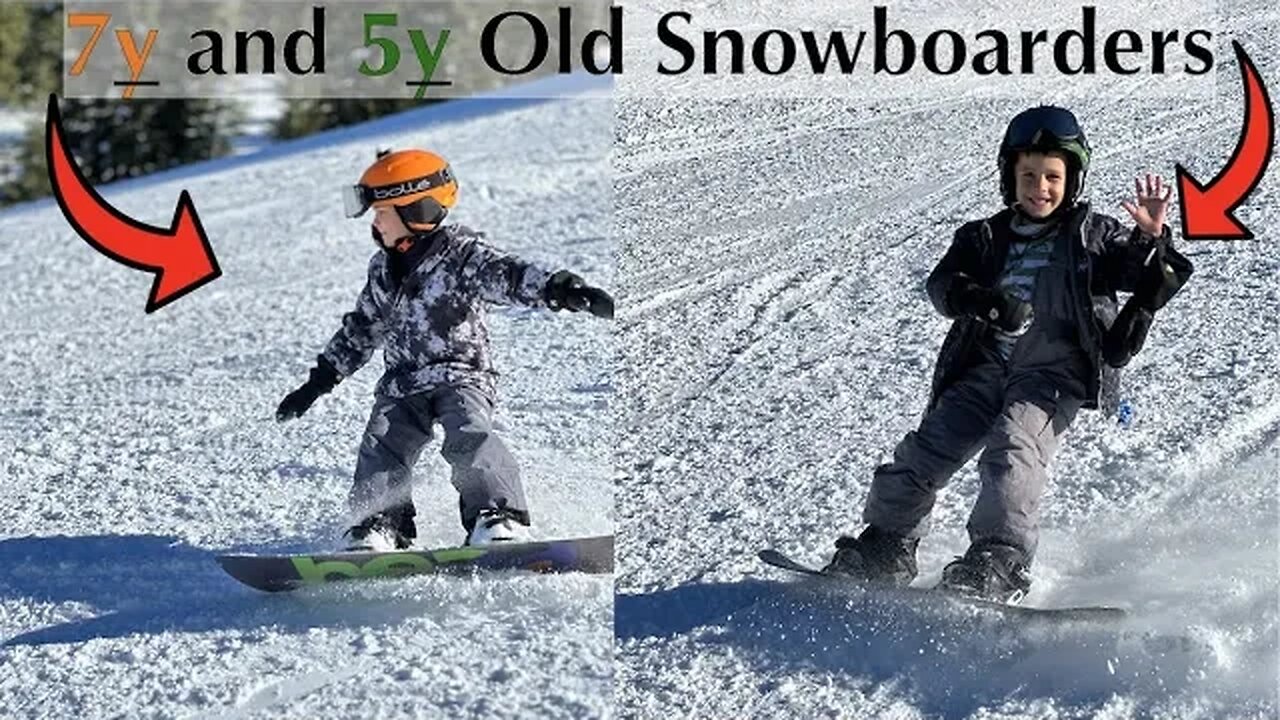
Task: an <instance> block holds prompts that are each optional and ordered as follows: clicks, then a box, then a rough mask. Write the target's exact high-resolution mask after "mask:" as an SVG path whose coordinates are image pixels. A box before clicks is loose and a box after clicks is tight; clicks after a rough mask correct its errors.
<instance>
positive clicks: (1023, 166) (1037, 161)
mask: <svg viewBox="0 0 1280 720" xmlns="http://www.w3.org/2000/svg"><path fill="white" fill-rule="evenodd" d="M1013 174H1014V177H1016V178H1017V180H1018V206H1019V207H1021V208H1022V211H1023V212H1024V213H1026V214H1028V215H1030V216H1031V217H1035V218H1045V217H1049V215H1051V214H1053V211H1054V210H1057V209H1058V206H1059V205H1061V204H1062V198H1063V196H1064V195H1065V194H1066V191H1067V160H1066V157H1065V156H1063V155H1061V154H1059V153H1051V154H1048V155H1046V154H1044V153H1037V152H1023V153H1018V162H1017V164H1016V165H1014V168H1013Z"/></svg>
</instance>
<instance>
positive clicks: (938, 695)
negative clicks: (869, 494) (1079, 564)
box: [616, 580, 1213, 718]
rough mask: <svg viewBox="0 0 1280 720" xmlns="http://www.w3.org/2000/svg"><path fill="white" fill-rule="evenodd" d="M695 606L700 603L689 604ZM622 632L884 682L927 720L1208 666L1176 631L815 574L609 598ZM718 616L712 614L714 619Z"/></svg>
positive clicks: (1140, 687) (1150, 686) (1164, 692)
mask: <svg viewBox="0 0 1280 720" xmlns="http://www.w3.org/2000/svg"><path fill="white" fill-rule="evenodd" d="M700 603H705V605H703V606H701V607H699V604H700ZM616 617H617V619H618V635H619V637H620V638H634V637H642V636H646V635H649V636H658V637H663V636H666V637H673V636H675V635H677V634H682V633H686V632H688V631H690V630H692V629H693V628H694V627H698V626H702V627H701V628H700V630H699V632H697V633H696V634H695V635H696V638H697V642H700V643H705V644H707V645H710V646H715V645H721V646H725V647H726V648H728V649H729V650H731V651H732V654H733V655H734V656H735V657H741V658H745V659H747V661H748V662H749V663H751V664H752V665H755V666H756V667H757V670H758V671H759V672H760V673H761V674H763V675H765V676H770V677H786V676H787V675H789V674H791V673H793V672H795V671H800V670H805V671H813V670H817V671H822V672H829V673H832V674H835V675H837V676H847V677H849V678H851V679H852V678H857V679H859V680H869V681H871V682H872V683H875V684H881V683H885V684H894V685H898V686H899V687H902V688H903V689H904V690H906V691H907V692H909V693H911V694H912V695H913V696H914V697H915V700H916V703H917V704H918V707H919V708H920V709H921V710H922V711H923V712H924V714H925V715H927V716H938V717H947V718H950V717H957V718H959V717H967V716H970V715H972V714H973V713H975V712H978V711H980V710H981V709H982V708H990V707H992V706H999V705H1001V704H1002V703H1005V702H1007V701H1009V700H1017V699H1035V698H1053V699H1054V701H1055V702H1059V703H1063V704H1065V705H1068V706H1077V707H1078V706H1085V707H1089V706H1100V705H1102V704H1103V703H1104V702H1106V701H1107V700H1108V699H1109V698H1111V697H1113V696H1114V695H1116V694H1121V695H1127V696H1131V697H1137V698H1143V697H1145V698H1150V699H1152V700H1153V701H1154V700H1157V699H1165V698H1168V697H1169V696H1170V695H1171V694H1176V693H1177V692H1178V690H1179V689H1181V688H1184V687H1188V686H1190V685H1191V684H1193V683H1194V682H1195V681H1196V680H1197V679H1198V678H1202V677H1204V674H1205V673H1206V672H1207V671H1209V670H1210V669H1211V666H1212V662H1213V659H1212V657H1211V652H1210V651H1209V650H1208V649H1206V648H1203V647H1201V646H1200V645H1198V644H1197V643H1195V642H1193V641H1190V640H1188V639H1186V638H1183V637H1176V636H1167V635H1164V636H1162V635H1158V634H1152V633H1144V632H1141V631H1133V632H1130V631H1127V630H1125V629H1124V628H1122V627H1117V626H1116V625H1114V624H1112V625H1090V624H1085V623H1068V624H1050V623H1024V622H1011V621H1009V620H1007V619H1005V618H1003V617H1001V616H999V615H996V614H993V613H990V612H985V611H981V610H974V609H972V608H965V607H959V606H956V607H950V606H938V607H931V606H921V605H916V604H912V605H904V604H902V603H900V602H897V601H894V600H892V599H884V598H883V597H877V596H875V595H873V594H867V593H863V592H861V591H859V590H856V589H849V588H840V587H839V586H833V585H832V584H830V583H829V582H826V581H823V580H799V581H793V582H786V583H776V584H770V583H763V582H757V581H750V582H744V583H740V584H739V585H738V586H736V587H735V586H732V585H721V586H715V585H710V586H701V587H699V586H692V587H690V588H689V589H681V588H677V589H676V590H674V591H669V592H668V593H667V594H665V595H663V594H659V595H658V596H656V597H650V598H648V599H639V598H632V599H631V600H629V601H628V602H626V603H624V602H623V597H621V596H620V597H619V604H618V609H617V614H616ZM721 618H722V619H721Z"/></svg>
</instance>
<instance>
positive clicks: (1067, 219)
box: [826, 107, 1192, 603]
mask: <svg viewBox="0 0 1280 720" xmlns="http://www.w3.org/2000/svg"><path fill="white" fill-rule="evenodd" d="M1089 152H1090V151H1089V144H1088V141H1087V140H1086V139H1085V135H1084V131H1083V130H1082V129H1081V128H1080V126H1079V124H1078V122H1077V121H1076V118H1075V116H1074V115H1072V114H1071V113H1070V112H1068V111H1067V110H1064V109H1062V108H1056V107H1037V108H1032V109H1030V110H1027V111H1024V112H1022V113H1020V114H1019V115H1017V116H1016V117H1015V118H1014V119H1013V120H1012V121H1011V122H1010V124H1009V127H1008V129H1007V130H1006V132H1005V136H1004V140H1003V142H1002V143H1001V146H1000V152H999V158H998V165H999V168H1000V185H1001V192H1002V194H1003V196H1004V201H1005V204H1006V205H1007V206H1008V207H1007V208H1006V209H1005V210H1003V211H1001V212H1000V213H997V214H996V215H995V216H993V217H990V218H987V219H985V220H980V221H974V222H970V223H967V224H965V225H963V226H962V227H961V228H960V229H959V230H958V231H957V232H956V235H955V239H954V241H953V242H952V244H951V247H950V249H949V250H948V251H947V253H946V255H945V256H944V257H943V258H942V260H941V261H940V262H939V263H938V265H937V267H936V268H934V270H933V272H932V273H931V274H930V276H929V279H928V283H927V287H928V292H929V298H930V300H932V302H933V305H934V307H935V308H936V309H937V310H938V312H940V313H942V314H943V315H944V316H946V317H948V318H952V319H954V322H953V324H952V327H951V330H950V332H949V333H948V335H947V338H946V340H945V341H944V342H943V346H942V350H941V352H940V354H939V358H938V363H937V367H936V368H935V371H934V378H933V388H932V396H931V398H930V402H929V407H928V411H927V412H926V414H925V416H924V418H923V419H922V420H921V422H920V426H919V428H917V429H916V430H915V431H914V432H909V433H907V435H906V437H904V438H903V439H902V441H901V442H899V443H898V446H897V447H896V448H895V449H894V453H893V460H892V462H889V463H887V464H884V465H881V466H879V467H877V468H876V470H875V473H874V477H873V480H872V483H871V490H870V494H869V497H868V498H867V502H866V506H865V508H864V511H863V521H864V522H865V523H866V525H867V526H866V528H865V529H864V530H863V531H862V533H861V534H859V535H858V536H857V537H841V538H840V539H839V540H837V541H836V548H837V549H836V552H835V555H834V557H833V558H832V560H831V562H830V563H829V564H828V565H827V567H826V572H829V573H843V574H848V575H852V576H855V577H858V578H861V579H864V580H870V581H875V582H885V583H889V584H894V585H907V584H909V583H911V581H912V580H913V579H914V578H915V576H916V558H915V553H916V547H917V545H918V544H919V542H920V538H921V537H923V536H924V535H925V534H926V533H927V532H928V529H929V524H928V521H929V515H930V512H931V511H932V509H933V505H934V502H935V499H936V497H937V494H938V492H939V491H940V490H941V489H942V488H943V487H944V486H945V485H946V484H947V482H948V481H949V480H950V478H951V476H952V475H953V474H954V473H955V472H956V471H958V470H959V469H960V468H961V466H963V465H964V464H965V463H966V462H967V461H968V460H969V459H970V458H972V457H973V456H974V455H976V454H977V453H978V452H979V451H982V455H981V457H980V458H979V461H978V471H979V476H980V479H981V488H980V490H979V493H978V499H977V502H976V504H975V506H974V508H973V511H972V513H971V514H970V517H969V522H968V532H969V539H970V546H969V549H968V551H967V552H966V553H965V554H964V556H963V557H959V558H957V559H956V560H955V561H954V562H952V563H950V564H948V565H947V566H946V568H945V569H944V570H943V574H942V581H941V584H940V588H941V589H944V590H947V591H952V592H959V593H963V594H966V595H972V596H977V597H982V598H985V599H990V600H996V601H1000V602H1010V603H1016V602H1018V601H1020V600H1021V599H1022V598H1023V597H1024V596H1025V595H1026V593H1027V591H1028V590H1029V588H1030V585H1031V578H1030V575H1029V568H1030V566H1031V562H1032V559H1033V557H1034V555H1035V551H1036V543H1037V539H1038V529H1039V527H1038V526H1039V512H1040V507H1039V505H1040V497H1041V495H1042V494H1043V492H1044V490H1045V486H1046V483H1047V482H1048V470H1049V465H1050V462H1051V461H1052V459H1053V456H1054V453H1055V452H1056V450H1057V449H1058V445H1059V442H1060V441H1061V439H1062V437H1063V434H1064V433H1065V432H1066V430H1067V427H1068V426H1069V425H1070V424H1071V421H1072V419H1073V418H1074V417H1075V415H1076V412H1077V411H1078V410H1079V409H1081V408H1082V407H1085V408H1097V407H1098V406H1099V398H1100V394H1104V393H1103V392H1102V391H1104V390H1105V389H1106V386H1108V385H1109V384H1111V381H1112V380H1113V379H1114V374H1115V371H1114V368H1119V367H1121V366H1123V365H1124V364H1126V363H1127V362H1128V360H1129V358H1130V357H1132V355H1133V354H1134V353H1136V352H1137V351H1138V350H1140V349H1141V347H1142V344H1143V342H1144V341H1145V338H1146V334H1147V330H1148V329H1149V328H1150V326H1151V322H1152V319H1153V315H1154V313H1155V312H1156V311H1157V310H1159V309H1160V308H1161V307H1163V305H1164V304H1165V303H1166V302H1168V300H1169V299H1170V298H1171V297H1172V296H1173V294H1174V293H1176V292H1177V290H1178V289H1179V288H1180V287H1181V286H1182V285H1183V284H1184V283H1185V282H1186V281H1187V279H1188V278H1189V277H1190V274H1191V270H1192V268H1191V265H1190V263H1189V262H1188V261H1187V260H1186V258H1185V257H1183V256H1181V255H1180V254H1178V253H1177V251H1175V250H1174V249H1173V248H1172V247H1171V246H1170V236H1171V233H1170V231H1169V228H1168V226H1167V225H1165V222H1164V219H1165V215H1166V212H1167V210H1168V206H1169V200H1170V196H1171V193H1172V188H1171V187H1170V186H1167V185H1165V184H1164V183H1163V181H1162V180H1161V178H1160V177H1158V176H1156V177H1153V176H1151V175H1147V177H1146V182H1145V184H1144V183H1143V182H1142V180H1141V179H1139V180H1138V181H1137V182H1136V185H1137V196H1138V197H1137V201H1136V202H1124V203H1122V206H1123V207H1124V209H1125V210H1126V211H1127V212H1128V213H1129V215H1130V216H1131V217H1132V218H1133V220H1134V223H1135V224H1136V227H1135V228H1134V230H1133V231H1132V232H1127V231H1125V230H1124V228H1123V227H1122V226H1121V224H1120V223H1119V222H1118V221H1117V220H1115V219H1113V218H1111V217H1108V216H1106V215H1102V214H1100V213H1095V212H1093V211H1092V210H1091V209H1090V207H1089V205H1088V204H1087V203H1082V202H1079V199H1080V194H1081V191H1082V190H1083V188H1084V181H1085V176H1086V174H1087V172H1088V169H1089ZM1117 292H1128V293H1133V294H1132V296H1131V297H1130V298H1129V300H1128V302H1127V303H1126V305H1125V307H1124V309H1123V310H1121V311H1120V312H1119V313H1117V312H1116V307H1117V300H1116V293H1117ZM1107 404H1108V403H1107V402H1104V403H1103V405H1104V407H1105V406H1106V405H1107ZM984 448H985V449H984Z"/></svg>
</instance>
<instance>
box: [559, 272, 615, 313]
mask: <svg viewBox="0 0 1280 720" xmlns="http://www.w3.org/2000/svg"><path fill="white" fill-rule="evenodd" d="M543 295H544V296H545V297H546V300H547V306H548V307H550V308H551V309H552V310H569V311H570V312H580V311H582V310H586V311H588V312H590V313H591V314H592V315H595V316H596V317H602V318H605V319H607V320H612V319H613V298H611V297H609V293H607V292H605V291H603V290H601V289H600V288H595V287H591V286H590V285H588V284H587V283H586V282H585V281H583V279H582V278H580V277H578V276H577V275H574V274H573V273H571V272H569V271H568V270H561V271H559V272H557V273H555V274H554V275H552V276H551V279H549V280H547V287H546V288H545V289H544V290H543Z"/></svg>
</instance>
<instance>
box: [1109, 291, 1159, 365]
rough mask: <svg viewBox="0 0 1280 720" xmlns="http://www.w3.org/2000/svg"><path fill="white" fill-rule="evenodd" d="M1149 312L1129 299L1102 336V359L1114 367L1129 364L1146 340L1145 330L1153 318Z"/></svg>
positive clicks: (1147, 329)
mask: <svg viewBox="0 0 1280 720" xmlns="http://www.w3.org/2000/svg"><path fill="white" fill-rule="evenodd" d="M1154 319H1155V318H1154V316H1153V315H1152V314H1151V312H1150V311H1149V310H1147V309H1145V308H1143V307H1142V306H1141V305H1140V304H1139V303H1136V302H1133V300H1132V299H1131V300H1130V301H1129V302H1127V303H1125V305H1124V309H1123V310H1121V311H1120V314H1119V315H1117V316H1116V320H1115V322H1113V323H1111V327H1110V328H1108V329H1107V334H1106V335H1105V336H1104V337H1103V338H1102V359H1103V360H1105V361H1106V362H1107V364H1108V365H1110V366H1111V367H1114V368H1121V367H1124V366H1125V365H1128V364H1129V361H1130V360H1131V359H1133V356H1134V355H1137V354H1138V351H1139V350H1141V349H1142V346H1143V345H1144V344H1146V342H1147V332H1148V331H1150V330H1151V321H1152V320H1154Z"/></svg>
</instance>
